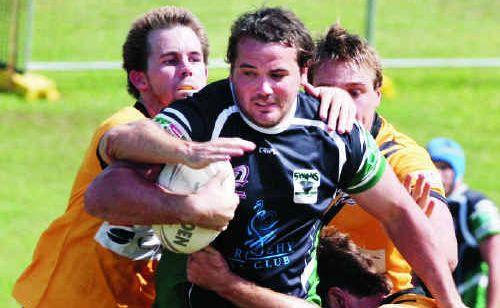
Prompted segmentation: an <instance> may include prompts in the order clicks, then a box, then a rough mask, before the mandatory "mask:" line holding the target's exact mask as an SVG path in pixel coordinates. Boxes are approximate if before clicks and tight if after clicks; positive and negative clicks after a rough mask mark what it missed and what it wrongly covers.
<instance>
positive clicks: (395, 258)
mask: <svg viewBox="0 0 500 308" xmlns="http://www.w3.org/2000/svg"><path fill="white" fill-rule="evenodd" d="M309 78H310V81H311V82H312V83H313V85H315V86H329V87H339V88H342V89H344V90H346V91H347V92H348V93H349V94H350V95H351V97H352V98H353V100H354V102H355V104H356V107H357V113H358V114H357V118H358V119H360V121H361V123H362V124H363V126H364V127H365V129H366V130H368V131H369V132H370V134H371V135H372V137H373V138H374V139H375V142H376V144H377V146H378V148H379V150H380V151H381V153H382V154H383V155H384V157H385V158H386V160H387V162H388V163H389V165H390V166H391V167H392V169H393V170H394V172H395V174H396V175H397V177H398V179H399V180H400V181H401V182H404V181H405V179H406V178H407V177H409V176H410V177H413V178H418V179H419V181H420V182H422V181H423V180H425V181H426V182H428V183H429V184H430V191H431V192H430V194H431V198H430V201H431V202H433V207H432V208H430V209H429V211H428V215H429V220H430V222H431V224H432V227H433V229H434V232H433V237H434V238H435V239H436V240H437V242H438V245H439V247H440V249H441V250H442V251H443V252H444V253H445V255H446V257H447V260H448V264H449V267H450V268H451V269H452V270H453V269H454V268H455V266H456V263H457V246H456V238H455V235H454V231H453V220H452V219H451V215H450V212H449V210H448V208H447V206H446V199H445V197H444V189H443V186H442V183H441V180H440V177H439V173H438V171H437V170H436V168H435V167H434V165H433V163H432V161H431V159H430V157H429V155H428V154H427V153H426V151H425V149H424V148H422V147H420V146H419V145H418V144H417V143H416V142H415V141H413V140H412V139H411V138H410V137H408V136H407V135H405V134H403V133H401V132H399V131H398V130H397V129H396V128H395V127H394V126H393V125H391V124H390V123H389V122H388V121H387V120H386V119H385V118H383V117H382V116H381V115H380V114H379V113H378V112H377V111H376V109H377V107H378V106H379V105H380V102H381V98H382V93H381V86H382V82H383V80H382V65H381V62H380V58H379V57H378V55H377V53H376V51H375V50H374V49H373V48H372V47H370V46H369V45H368V43H367V42H366V41H365V40H364V39H362V38H360V37H359V36H357V35H353V34H350V33H348V32H347V31H346V30H345V29H343V28H342V27H341V26H340V25H337V24H335V25H333V26H332V27H331V28H330V29H329V30H328V32H327V34H326V35H325V36H324V37H322V38H321V39H320V40H319V41H318V43H317V46H316V54H315V58H314V61H313V65H312V67H311V70H310V71H309ZM420 191H421V190H420V189H419V190H415V191H414V194H419V192H420ZM337 203H338V204H337V206H336V207H334V208H333V210H334V211H332V213H330V214H331V216H333V214H335V212H336V211H338V210H340V212H339V213H338V214H337V215H336V216H335V217H333V219H332V220H331V221H330V222H329V224H330V225H333V226H335V227H336V228H337V229H338V230H339V231H341V232H343V233H347V234H349V236H350V238H351V239H352V240H353V241H354V243H356V245H358V246H359V247H360V248H361V249H363V250H364V251H365V252H366V253H369V254H371V255H372V256H373V257H374V258H375V259H376V260H377V262H376V266H377V268H378V270H379V272H381V273H385V274H386V275H387V276H388V277H389V278H390V279H391V282H392V286H393V288H392V291H393V292H395V291H399V290H404V289H408V288H411V287H412V284H411V280H412V276H411V267H410V265H409V264H408V263H407V262H406V260H405V258H403V256H402V255H401V254H400V252H399V251H398V249H396V246H395V245H394V243H393V241H391V239H390V236H389V234H388V232H387V231H386V230H385V228H384V226H383V225H382V224H381V223H380V222H379V221H378V220H377V219H376V218H375V217H373V216H372V215H371V214H370V213H368V212H367V211H365V210H364V209H363V207H361V206H359V205H357V203H356V201H355V200H354V199H353V198H351V197H350V196H349V195H347V194H344V195H341V196H339V197H338V198H337Z"/></svg>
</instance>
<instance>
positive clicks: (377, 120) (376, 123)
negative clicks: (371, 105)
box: [370, 112, 382, 139]
mask: <svg viewBox="0 0 500 308" xmlns="http://www.w3.org/2000/svg"><path fill="white" fill-rule="evenodd" d="M381 127H382V118H381V117H380V116H379V115H378V113H376V112H375V115H374V116H373V124H372V128H371V129H370V134H371V135H372V137H373V139H376V138H377V135H378V133H379V132H380V128H381Z"/></svg>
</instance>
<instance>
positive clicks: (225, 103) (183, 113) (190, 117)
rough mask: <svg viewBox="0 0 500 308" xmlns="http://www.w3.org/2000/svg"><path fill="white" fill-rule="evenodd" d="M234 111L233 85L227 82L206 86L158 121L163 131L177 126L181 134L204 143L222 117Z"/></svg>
mask: <svg viewBox="0 0 500 308" xmlns="http://www.w3.org/2000/svg"><path fill="white" fill-rule="evenodd" d="M235 112H237V108H236V105H235V102H234V99H233V95H232V92H231V87H230V83H229V81H228V80H227V79H224V80H220V81H217V82H214V83H211V84H209V85H207V86H206V87H205V88H203V89H202V90H201V91H200V92H198V93H196V94H195V95H193V97H190V98H187V99H184V100H180V101H176V102H174V103H172V104H171V105H170V106H168V107H167V108H165V109H163V110H162V111H161V112H160V113H159V114H158V115H157V116H156V117H155V121H157V122H159V123H160V125H162V126H163V127H164V128H166V127H167V126H172V125H173V126H175V127H177V128H178V129H179V130H180V131H184V132H182V133H181V135H184V136H185V135H186V134H185V133H187V135H191V136H193V137H194V138H195V139H196V140H198V139H200V138H201V139H203V140H204V139H206V138H205V137H206V136H207V133H209V132H210V131H212V130H213V129H214V127H215V126H216V122H217V120H218V119H219V118H220V117H221V116H225V115H230V114H232V113H235ZM175 135H178V134H175ZM200 141H202V140H200Z"/></svg>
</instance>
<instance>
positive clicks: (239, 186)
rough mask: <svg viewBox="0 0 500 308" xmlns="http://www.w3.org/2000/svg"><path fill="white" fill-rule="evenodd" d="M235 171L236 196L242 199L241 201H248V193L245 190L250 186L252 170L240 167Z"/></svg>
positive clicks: (243, 166) (234, 169)
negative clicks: (249, 179)
mask: <svg viewBox="0 0 500 308" xmlns="http://www.w3.org/2000/svg"><path fill="white" fill-rule="evenodd" d="M233 171H234V179H235V182H236V194H237V195H238V196H239V197H240V199H246V198H247V193H246V192H245V189H246V186H247V184H248V176H249V175H250V169H249V168H248V166H247V165H239V166H236V167H234V168H233Z"/></svg>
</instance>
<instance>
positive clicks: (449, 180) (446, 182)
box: [434, 161, 455, 196]
mask: <svg viewBox="0 0 500 308" xmlns="http://www.w3.org/2000/svg"><path fill="white" fill-rule="evenodd" d="M434 165H436V168H437V169H438V170H439V173H440V174H441V181H443V186H444V191H445V193H446V196H449V195H450V194H451V192H452V190H453V184H454V179H455V172H454V171H453V169H452V168H451V166H450V165H449V164H447V163H445V162H442V161H435V162H434Z"/></svg>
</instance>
